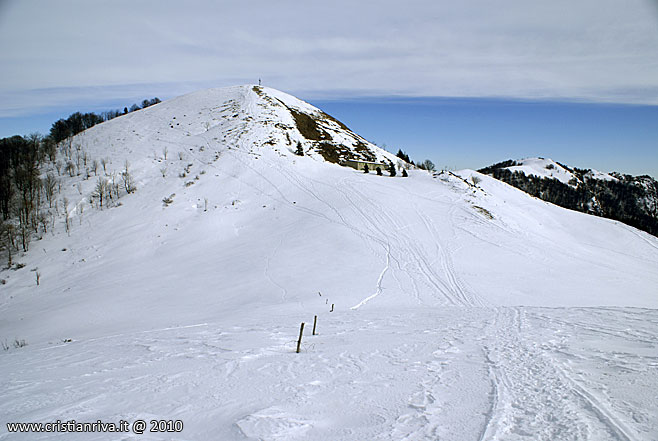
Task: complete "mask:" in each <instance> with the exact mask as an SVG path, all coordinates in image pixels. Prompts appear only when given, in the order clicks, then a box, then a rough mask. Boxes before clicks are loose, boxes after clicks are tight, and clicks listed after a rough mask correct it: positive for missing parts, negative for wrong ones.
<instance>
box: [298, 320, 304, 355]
mask: <svg viewBox="0 0 658 441" xmlns="http://www.w3.org/2000/svg"><path fill="white" fill-rule="evenodd" d="M302 334H304V322H302V326H301V328H299V340H297V353H298V354H299V349H300V348H301V346H302Z"/></svg>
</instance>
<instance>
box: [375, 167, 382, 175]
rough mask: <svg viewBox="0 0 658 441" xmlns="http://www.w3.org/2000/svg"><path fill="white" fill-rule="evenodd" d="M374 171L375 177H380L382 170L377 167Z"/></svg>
mask: <svg viewBox="0 0 658 441" xmlns="http://www.w3.org/2000/svg"><path fill="white" fill-rule="evenodd" d="M375 170H377V176H382V169H381V167H377V168H376V169H375Z"/></svg>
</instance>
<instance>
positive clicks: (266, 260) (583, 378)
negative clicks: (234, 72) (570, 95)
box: [0, 86, 658, 440]
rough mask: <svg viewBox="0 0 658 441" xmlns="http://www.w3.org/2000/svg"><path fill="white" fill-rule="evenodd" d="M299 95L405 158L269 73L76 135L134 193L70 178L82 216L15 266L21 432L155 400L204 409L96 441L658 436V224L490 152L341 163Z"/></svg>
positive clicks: (13, 400) (8, 389)
mask: <svg viewBox="0 0 658 441" xmlns="http://www.w3.org/2000/svg"><path fill="white" fill-rule="evenodd" d="M290 109H293V110H294V111H296V112H302V113H305V114H307V115H315V116H317V124H318V127H319V128H320V129H321V131H322V132H324V133H327V134H328V135H323V136H325V137H326V136H329V137H330V138H331V140H332V141H333V142H335V143H336V144H341V145H342V146H343V147H344V149H343V151H344V152H345V151H347V152H348V153H347V154H354V155H360V154H362V152H363V151H364V150H363V148H364V147H363V146H364V145H365V147H366V148H367V150H368V151H369V152H370V154H374V155H375V156H376V158H377V160H379V161H382V160H385V159H390V160H392V161H395V162H397V159H396V158H395V157H394V156H393V155H392V154H390V153H389V152H385V151H383V150H381V149H379V148H377V147H376V146H373V145H371V144H369V143H367V141H365V140H363V139H362V138H360V137H358V136H357V135H354V134H352V133H351V132H349V130H347V129H346V128H345V127H344V126H342V125H340V124H339V123H338V122H335V121H334V120H332V119H330V118H327V117H326V116H323V114H321V112H320V111H319V110H317V109H315V108H313V107H312V106H310V105H308V104H306V103H304V102H302V101H300V100H297V99H296V98H294V97H291V96H290V95H286V94H284V93H282V92H279V91H275V90H273V89H268V88H260V89H258V88H254V87H253V86H240V87H233V88H227V89H211V90H207V91H202V92H197V93H194V94H190V95H186V96H183V97H180V98H176V99H173V100H170V101H167V102H164V103H161V104H158V105H155V106H152V107H149V108H147V109H144V110H141V111H138V112H134V113H130V114H128V115H125V116H122V117H120V118H117V119H114V120H112V121H109V122H106V123H103V124H101V125H99V126H95V127H93V128H92V129H90V130H88V131H86V132H84V133H83V134H81V135H79V136H77V137H76V139H75V140H74V142H73V144H74V145H80V146H81V147H80V148H81V149H82V150H84V151H86V152H88V154H89V155H90V157H92V158H99V159H100V158H107V159H108V161H107V162H108V164H109V165H108V169H107V173H108V174H111V173H112V172H118V171H119V170H121V169H123V168H124V166H125V161H126V160H127V161H128V163H129V165H128V166H129V169H130V170H131V173H132V174H133V175H134V177H135V180H136V185H137V191H136V192H135V193H134V194H131V195H126V196H124V197H122V198H121V200H120V201H121V205H120V206H115V207H111V208H107V209H104V210H102V211H101V210H99V209H97V208H93V207H91V206H90V205H89V202H88V199H89V194H90V193H91V192H92V191H93V186H94V184H95V178H94V177H93V176H92V177H91V178H90V179H83V178H82V177H75V178H71V179H67V180H66V182H65V185H64V192H65V194H66V196H67V199H68V200H69V201H70V206H69V210H70V217H71V220H72V229H71V234H70V236H69V235H67V234H66V232H65V231H64V228H63V221H62V220H60V221H59V222H58V224H57V225H56V228H55V230H54V231H53V233H52V234H50V233H49V234H48V235H46V237H44V238H43V240H41V241H38V242H34V243H33V244H32V249H31V250H30V252H29V253H28V254H27V255H25V256H23V257H21V258H20V259H19V260H20V261H21V262H23V263H24V264H25V267H24V268H22V269H18V270H13V269H12V270H5V271H3V272H2V278H3V279H5V280H6V284H5V285H1V288H0V339H2V340H4V341H7V342H9V346H11V342H12V341H14V340H15V339H18V340H21V339H25V340H26V342H27V343H28V345H27V346H25V347H22V348H14V347H11V348H10V349H9V350H7V351H5V352H4V353H1V354H0V369H1V370H2V372H3V373H4V375H3V376H2V377H1V378H0V387H2V390H3V391H4V393H3V398H4V400H3V401H2V402H1V403H0V415H2V416H3V421H2V423H3V426H2V427H0V439H59V438H61V434H41V435H36V434H34V433H32V434H22V435H21V434H13V433H8V429H7V427H6V426H5V425H4V424H5V423H6V422H17V421H25V422H37V421H41V422H47V421H55V420H57V419H60V420H62V421H64V420H70V419H75V420H77V421H89V422H93V421H96V420H97V419H101V420H103V421H106V422H118V421H119V420H122V419H123V420H128V421H130V422H133V421H135V420H136V419H140V418H141V419H145V420H149V419H181V420H183V421H184V423H185V429H184V430H183V432H181V433H174V434H157V433H150V434H148V436H147V435H146V434H145V435H136V434H130V433H128V434H125V435H120V436H115V437H109V438H108V434H98V433H97V434H85V435H79V437H78V438H75V437H73V438H74V439H138V438H139V439H177V440H178V439H179V440H201V439H209V440H214V439H229V440H230V439H264V440H270V439H272V440H291V439H304V440H312V439H318V440H320V439H332V440H334V439H335V440H339V439H344V440H361V439H391V440H400V439H409V440H421V439H427V440H430V439H431V440H433V439H455V440H457V439H459V440H461V439H473V440H481V439H501V440H502V439H505V440H509V439H602V440H603V439H617V440H618V439H629V440H635V439H638V440H639V439H642V440H650V439H656V438H658V425H657V424H656V421H658V405H657V404H656V403H658V399H657V398H658V396H657V395H656V393H655V392H652V391H655V390H658V387H657V386H658V380H656V378H658V375H657V374H658V363H657V359H656V356H655V354H656V347H657V344H658V316H656V313H655V308H656V307H657V306H658V290H657V289H656V287H658V239H656V238H655V237H652V236H650V235H648V234H646V233H643V232H640V231H638V230H636V229H634V228H631V227H628V226H625V225H623V224H621V223H618V222H614V221H610V220H606V219H602V218H597V217H593V216H588V215H585V214H582V213H577V212H573V211H569V210H565V209H562V208H559V207H556V206H554V205H551V204H547V203H544V202H542V201H540V200H537V199H535V198H532V197H530V196H528V195H526V194H524V193H522V192H521V191H518V190H516V189H514V188H512V187H511V186H508V185H506V184H504V183H501V182H499V181H496V180H494V179H492V178H490V177H488V176H484V175H481V174H478V173H476V172H473V171H470V170H465V171H462V172H459V173H457V174H451V173H445V174H436V175H430V174H428V173H426V172H424V171H420V170H411V171H410V173H409V174H410V177H409V178H401V177H399V175H398V176H397V177H395V178H391V177H380V176H376V175H375V174H363V173H361V172H357V171H355V170H352V169H349V168H345V167H341V166H339V165H337V164H331V163H328V162H326V161H325V160H324V159H323V157H322V155H321V154H320V153H318V152H317V148H318V145H319V143H320V142H322V140H313V139H309V138H307V137H306V136H305V135H304V134H303V133H302V131H300V130H298V128H297V125H296V119H295V117H294V115H293V113H292V112H291V110H290ZM298 142H301V143H302V144H303V147H304V150H305V152H306V155H305V156H302V157H300V156H296V155H294V154H293V152H294V151H295V149H296V145H297V143H298ZM165 152H166V154H165ZM165 156H166V158H165ZM474 175H476V176H477V177H479V178H480V179H481V182H479V184H478V185H477V186H474V185H472V181H471V176H474ZM172 195H173V196H172ZM166 197H171V198H170V199H171V201H172V202H171V203H169V204H164V203H163V198H166ZM35 268H38V271H39V273H40V274H41V281H40V285H39V286H36V283H35V272H36V271H32V270H33V269H35ZM332 304H333V305H334V311H333V312H329V311H330V310H331V305H332ZM314 315H318V317H319V335H316V336H313V335H311V329H309V328H310V324H311V323H312V321H313V316H314ZM302 321H304V322H306V332H305V337H304V344H303V351H302V353H301V354H295V353H294V349H295V340H296V336H297V333H298V332H299V326H300V322H302ZM69 340H70V341H69Z"/></svg>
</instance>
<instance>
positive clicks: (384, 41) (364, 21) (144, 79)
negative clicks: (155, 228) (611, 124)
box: [0, 0, 658, 117]
mask: <svg viewBox="0 0 658 441" xmlns="http://www.w3.org/2000/svg"><path fill="white" fill-rule="evenodd" d="M0 5H1V6H0V78H2V82H0V117H8V116H17V115H26V114H30V113H36V112H38V111H43V109H46V108H53V107H57V106H62V105H64V104H68V103H85V102H93V101H94V100H96V102H98V101H99V100H102V99H105V98H107V97H113V98H116V97H118V96H125V97H129V98H133V97H134V98H136V99H142V98H145V97H147V95H148V96H151V95H158V96H161V97H168V96H174V95H178V94H181V93H185V92H188V91H192V90H195V89H199V88H204V87H220V86H226V85H232V84H238V83H247V82H256V81H257V80H258V78H263V80H264V83H265V84H267V85H270V86H272V87H276V88H279V89H283V90H286V91H289V92H291V93H296V94H302V95H303V96H304V97H305V98H309V99H310V98H313V99H322V98H345V97H353V96H451V97H505V98H517V99H551V100H583V101H593V102H612V103H634V104H652V105H656V104H658V51H657V50H656V48H657V47H658V10H657V9H656V7H655V2H652V1H650V0H646V1H643V0H581V1H578V2H573V1H564V0H555V1H551V2H528V1H526V0H505V1H501V2H491V1H486V0H473V1H468V2H448V1H436V0H433V1H407V2H399V1H396V2H393V1H386V0H384V1H376V2H375V1H361V2H353V1H349V2H347V1H342V0H341V1H333V2H304V3H302V2H298V1H287V0H283V1H278V2H265V1H252V2H214V1H201V0H188V1H185V2H180V1H177V2H174V1H168V0H157V1H139V2H135V1H124V0H115V1H112V2H89V1H81V0H61V1H58V2H42V1H36V0H20V1H19V0H9V1H5V2H3V3H2V4H0Z"/></svg>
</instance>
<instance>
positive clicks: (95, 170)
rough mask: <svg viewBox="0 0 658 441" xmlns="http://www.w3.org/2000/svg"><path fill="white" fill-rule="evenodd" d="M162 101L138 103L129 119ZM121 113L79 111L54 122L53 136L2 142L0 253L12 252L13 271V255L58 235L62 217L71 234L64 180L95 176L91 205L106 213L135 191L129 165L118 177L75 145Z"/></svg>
mask: <svg viewBox="0 0 658 441" xmlns="http://www.w3.org/2000/svg"><path fill="white" fill-rule="evenodd" d="M159 102H160V100H159V99H158V98H153V99H150V100H144V101H142V105H141V107H140V106H138V105H137V104H133V106H131V108H130V109H128V108H124V112H123V114H126V113H128V112H129V111H135V110H139V109H143V108H145V107H148V106H151V105H153V104H157V103H159ZM121 114H122V113H121V112H119V111H107V112H103V113H102V114H95V113H80V112H75V113H73V114H71V115H70V116H69V117H68V118H66V119H60V120H58V121H56V122H55V123H53V124H52V127H51V129H50V134H49V135H48V136H45V137H44V136H42V135H40V134H38V133H33V134H30V135H28V136H19V135H15V136H11V137H8V138H1V139H0V251H4V252H5V253H6V255H7V258H8V259H7V261H8V264H9V266H11V265H12V255H13V254H14V253H16V252H18V251H20V250H22V251H23V252H27V251H28V249H29V245H30V242H31V240H32V239H33V238H34V237H37V238H39V237H41V235H43V234H45V233H47V232H48V231H49V230H52V229H53V228H54V225H55V222H56V219H57V218H58V217H59V216H63V221H64V225H65V228H66V231H67V232H69V231H70V228H71V221H70V216H69V214H70V211H69V201H68V200H67V199H66V198H62V199H60V198H59V197H58V196H59V194H60V193H61V179H60V178H61V176H64V175H68V176H69V177H70V178H73V177H76V176H79V177H80V179H81V180H87V179H90V178H91V177H92V174H93V176H94V178H95V179H96V180H97V182H96V185H95V187H94V191H93V192H92V194H91V195H90V197H89V203H90V205H91V206H92V207H94V206H95V207H98V208H100V209H102V208H103V207H104V206H107V205H108V204H112V203H116V201H117V200H118V198H119V197H120V195H121V194H123V192H124V191H125V193H132V192H134V191H135V189H136V188H135V184H134V181H133V178H132V175H131V173H130V170H129V164H128V162H126V163H125V164H124V168H123V170H121V171H118V172H114V171H112V170H109V167H108V160H107V159H106V158H92V157H90V155H89V154H88V153H87V152H86V151H85V149H84V148H83V146H82V145H80V144H76V143H74V142H73V136H75V135H76V134H78V133H80V132H82V131H84V130H86V129H88V128H90V127H93V126H94V125H96V124H99V123H101V122H104V121H107V120H109V119H112V118H115V117H117V116H120V115H121ZM62 141H68V142H62ZM78 191H80V192H81V187H80V184H78ZM81 194H82V193H81ZM80 208H81V209H82V207H80ZM80 214H81V213H80Z"/></svg>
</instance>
